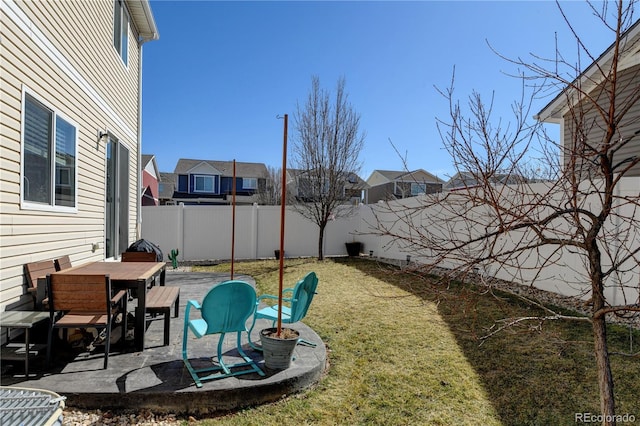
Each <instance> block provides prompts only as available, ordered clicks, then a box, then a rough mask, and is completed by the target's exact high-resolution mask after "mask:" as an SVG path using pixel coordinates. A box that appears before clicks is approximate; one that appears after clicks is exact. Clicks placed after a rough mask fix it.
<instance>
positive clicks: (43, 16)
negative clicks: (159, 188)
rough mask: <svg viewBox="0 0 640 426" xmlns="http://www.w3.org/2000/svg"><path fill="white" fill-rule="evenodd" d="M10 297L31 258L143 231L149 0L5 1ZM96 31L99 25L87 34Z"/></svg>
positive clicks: (11, 299)
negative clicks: (144, 69)
mask: <svg viewBox="0 0 640 426" xmlns="http://www.w3.org/2000/svg"><path fill="white" fill-rule="evenodd" d="M0 28H2V49H0V64H1V66H2V72H1V73H0V86H1V87H2V114H0V133H1V138H2V150H1V151H0V156H1V158H0V160H1V161H2V169H3V172H2V174H1V175H0V200H1V201H0V202H1V208H0V225H1V226H0V239H1V240H2V244H1V245H0V258H1V259H2V264H1V265H0V277H1V278H0V309H1V310H6V309H29V308H30V307H31V301H32V298H31V296H30V295H27V292H26V287H27V282H26V277H25V274H24V265H25V264H26V263H30V262H35V261H41V260H48V259H53V258H55V257H60V256H64V255H68V256H69V257H70V259H71V261H72V263H84V262H87V261H92V260H104V259H109V258H116V257H117V256H118V255H119V253H120V252H121V251H123V250H125V249H126V248H127V247H128V245H129V244H130V243H132V242H133V241H135V239H136V238H138V233H137V232H138V223H139V208H138V206H139V200H140V180H139V179H138V176H139V172H140V169H141V166H140V158H141V153H140V128H139V117H140V111H141V100H142V94H141V84H140V81H141V75H142V60H141V59H142V46H143V44H144V43H146V42H147V41H150V40H155V39H157V38H158V30H157V28H156V24H155V22H154V19H153V14H152V12H151V7H150V2H149V1H148V0H135V1H134V0H115V1H99V2H85V1H49V2H35V1H15V0H2V2H1V3H0ZM88 35H90V36H88Z"/></svg>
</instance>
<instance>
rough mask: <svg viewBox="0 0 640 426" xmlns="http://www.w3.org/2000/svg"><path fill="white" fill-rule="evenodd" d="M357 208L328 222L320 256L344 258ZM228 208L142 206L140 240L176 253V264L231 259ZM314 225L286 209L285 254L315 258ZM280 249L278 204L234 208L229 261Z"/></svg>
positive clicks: (355, 223)
mask: <svg viewBox="0 0 640 426" xmlns="http://www.w3.org/2000/svg"><path fill="white" fill-rule="evenodd" d="M359 211H360V209H356V210H355V212H354V213H355V214H354V215H352V216H350V217H348V218H341V219H336V220H332V221H330V222H329V224H328V225H327V228H326V232H325V238H324V244H323V246H324V254H325V255H326V256H341V255H346V254H347V251H346V248H345V243H346V242H349V241H352V240H353V239H354V238H356V237H355V236H354V235H352V233H353V232H354V231H355V230H357V228H358V225H359V223H360V220H359ZM232 226H233V221H232V207H231V206H185V205H178V206H155V207H154V206H145V207H142V238H144V239H146V240H148V241H151V242H153V243H155V244H157V245H158V246H160V248H161V249H162V252H163V253H164V255H165V260H168V259H167V256H168V255H169V254H170V253H171V250H172V249H178V250H179V255H178V259H179V260H181V261H201V260H220V259H230V258H231V238H232ZM318 232H319V228H318V226H317V225H316V224H315V223H313V222H311V221H309V220H307V219H305V218H304V217H302V216H301V215H300V214H298V213H297V212H296V211H295V210H293V209H291V208H288V209H287V212H286V216H285V243H284V246H285V249H284V250H285V256H286V257H307V256H317V255H318ZM279 248H280V207H279V206H257V205H253V206H236V223H235V256H234V258H235V259H238V260H240V259H261V258H269V257H274V250H277V249H279Z"/></svg>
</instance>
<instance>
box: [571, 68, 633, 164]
mask: <svg viewBox="0 0 640 426" xmlns="http://www.w3.org/2000/svg"><path fill="white" fill-rule="evenodd" d="M639 86H640V65H636V66H633V67H631V68H628V69H626V70H623V71H621V72H620V73H619V76H618V95H617V97H616V100H617V101H618V102H619V104H618V105H622V104H623V102H625V99H626V98H627V97H628V96H629V94H630V93H631V92H632V91H636V90H638V87H639ZM599 91H600V93H599ZM590 95H591V96H594V97H597V98H598V103H599V105H600V106H601V107H603V108H608V101H607V94H606V93H604V92H602V91H601V87H600V86H599V87H598V88H597V89H596V90H594V91H592V92H591V93H590ZM636 96H637V95H636ZM586 105H587V106H586V107H584V108H585V109H584V110H583V111H581V112H582V113H583V114H584V116H583V118H582V119H580V120H578V123H576V120H575V119H573V118H572V114H571V113H570V112H569V113H566V114H565V115H564V135H563V137H564V144H565V146H570V144H571V142H572V138H573V134H574V131H575V130H576V128H581V127H582V128H585V127H588V128H589V129H590V130H589V131H588V137H589V139H590V141H592V142H596V143H597V142H598V141H601V140H602V138H603V137H604V129H599V128H598V127H597V125H593V123H600V122H601V119H600V118H599V116H598V114H597V111H596V110H595V109H594V108H593V107H591V105H589V104H586ZM578 111H579V108H576V109H575V111H574V113H577V112H578ZM591 126H593V127H591ZM638 130H640V102H636V103H635V105H633V106H632V108H631V109H630V110H629V112H627V113H626V115H625V118H624V120H623V121H622V122H621V123H620V125H619V126H618V133H619V134H618V135H617V137H616V139H617V138H622V139H625V138H628V137H630V136H632V135H633V133H634V132H636V131H638ZM567 144H569V145H567ZM633 156H640V136H635V138H634V139H633V141H632V142H631V143H629V144H627V145H626V146H625V147H623V148H622V149H621V150H620V151H619V152H618V153H617V154H616V161H615V162H618V161H620V160H622V159H625V158H630V157H633ZM566 162H567V158H566V156H565V164H566ZM626 176H640V165H636V166H635V167H634V168H633V169H632V170H630V171H629V172H627V174H626Z"/></svg>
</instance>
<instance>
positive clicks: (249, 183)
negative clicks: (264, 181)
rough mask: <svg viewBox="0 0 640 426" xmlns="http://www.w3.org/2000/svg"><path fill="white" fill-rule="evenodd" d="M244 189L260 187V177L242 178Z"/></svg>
mask: <svg viewBox="0 0 640 426" xmlns="http://www.w3.org/2000/svg"><path fill="white" fill-rule="evenodd" d="M242 189H258V179H256V178H242Z"/></svg>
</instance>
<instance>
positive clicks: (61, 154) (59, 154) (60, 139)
mask: <svg viewBox="0 0 640 426" xmlns="http://www.w3.org/2000/svg"><path fill="white" fill-rule="evenodd" d="M23 105H24V122H23V126H24V128H23V132H22V134H23V144H22V146H23V153H22V165H23V172H22V187H21V192H22V200H23V202H24V204H23V206H27V207H30V208H41V207H49V206H50V207H56V208H57V207H61V208H75V207H76V170H77V164H76V163H77V161H76V160H77V159H76V145H77V141H76V133H77V132H76V127H75V126H74V125H73V124H71V123H70V122H69V121H67V120H65V119H64V118H62V117H61V116H60V115H59V114H58V113H57V112H56V111H54V110H52V109H50V108H48V107H47V106H45V105H44V104H43V103H41V102H39V101H38V100H37V99H35V98H34V97H33V96H31V95H29V94H27V93H25V95H24V102H23Z"/></svg>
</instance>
